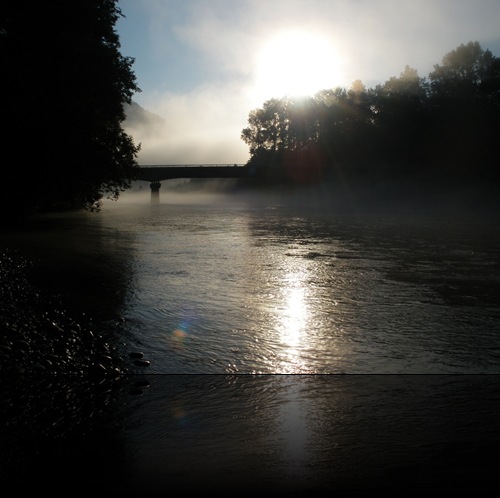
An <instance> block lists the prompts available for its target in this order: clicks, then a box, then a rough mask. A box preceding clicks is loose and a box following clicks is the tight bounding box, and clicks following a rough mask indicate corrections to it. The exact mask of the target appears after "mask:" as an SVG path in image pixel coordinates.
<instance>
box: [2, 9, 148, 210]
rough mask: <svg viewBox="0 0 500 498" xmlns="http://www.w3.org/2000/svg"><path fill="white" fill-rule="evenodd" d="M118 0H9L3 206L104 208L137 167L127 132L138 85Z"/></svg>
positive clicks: (5, 38)
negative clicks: (121, 33)
mask: <svg viewBox="0 0 500 498" xmlns="http://www.w3.org/2000/svg"><path fill="white" fill-rule="evenodd" d="M120 15H121V12H120V10H119V9H118V7H117V1H116V0H74V1H69V2H68V1H65V0H53V1H51V2H27V1H25V0H3V1H2V3H1V4H0V58H1V68H2V69H1V70H2V77H1V79H0V92H1V96H2V103H1V110H2V112H1V116H2V122H3V129H4V130H5V131H4V133H3V134H2V156H3V161H2V184H3V189H2V191H3V192H2V197H1V201H0V202H1V207H2V212H3V213H4V214H5V212H10V213H18V212H21V210H22V209H24V210H26V211H31V212H32V211H39V210H53V209H75V208H76V209H78V208H83V207H86V208H90V209H95V208H98V207H99V204H100V200H101V199H102V198H103V197H104V196H108V197H111V198H115V199H116V198H117V197H118V196H119V193H120V192H121V191H123V190H124V189H126V188H128V187H129V186H130V182H131V180H132V179H134V177H135V174H136V168H137V162H136V156H137V153H138V151H139V145H135V144H134V142H133V140H132V138H131V137H130V136H128V135H127V134H126V133H125V132H124V131H123V129H122V126H121V124H122V122H123V121H124V120H125V113H124V105H125V104H127V103H130V102H131V98H132V95H133V94H134V93H135V92H138V91H140V90H139V88H138V87H137V85H136V79H135V75H134V73H133V72H132V64H133V59H132V58H130V57H124V56H122V55H121V53H120V43H119V37H118V35H117V33H116V31H115V23H116V22H117V20H118V19H119V16H120Z"/></svg>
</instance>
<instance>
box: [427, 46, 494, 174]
mask: <svg viewBox="0 0 500 498" xmlns="http://www.w3.org/2000/svg"><path fill="white" fill-rule="evenodd" d="M429 79H430V85H431V92H432V93H431V109H432V119H431V120H429V127H430V129H431V132H432V136H434V137H435V140H434V143H433V149H432V152H433V156H434V159H435V162H438V163H440V165H441V172H442V173H443V174H444V175H446V176H447V177H448V178H456V179H460V180H462V181H463V180H465V179H470V178H471V176H474V177H477V176H478V175H482V176H484V175H488V176H490V178H495V177H497V175H498V173H497V172H496V171H494V169H495V170H496V169H497V168H496V167H495V168H494V167H493V163H496V162H498V146H497V141H498V133H499V132H500V59H498V58H496V57H494V56H493V54H492V53H491V52H490V51H489V50H486V51H485V50H483V49H482V48H481V46H480V45H479V43H478V42H469V43H468V44H466V45H460V46H459V47H458V48H457V49H456V50H453V51H451V52H449V53H447V54H446V55H445V56H444V57H443V59H442V63H441V65H439V64H436V65H435V66H434V71H432V72H431V73H430V74H429Z"/></svg>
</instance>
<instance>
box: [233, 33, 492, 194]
mask: <svg viewBox="0 0 500 498" xmlns="http://www.w3.org/2000/svg"><path fill="white" fill-rule="evenodd" d="M248 124H249V126H248V127H247V128H245V129H243V130H242V134H241V138H242V140H243V141H244V142H245V143H247V144H248V145H249V148H250V155H251V158H250V161H249V165H250V166H251V167H252V168H253V170H254V171H255V175H256V176H257V177H260V178H261V179H262V180H271V181H276V179H277V178H279V179H280V180H281V181H283V180H286V181H290V182H292V183H294V182H296V181H297V179H299V180H300V181H304V179H309V180H310V179H314V180H318V179H323V178H325V177H329V178H333V179H334V180H335V179H337V180H338V179H340V177H342V179H343V180H345V179H348V180H349V181H350V182H351V183H356V182H357V183H364V184H368V185H369V184H374V183H377V182H379V183H392V184H394V185H395V186H397V185H403V184H405V185H410V184H417V183H419V184H421V185H423V184H426V185H433V186H436V187H437V188H441V187H443V186H446V187H450V186H454V185H456V184H457V183H461V184H466V185H469V184H471V183H476V184H478V183H482V184H487V183H490V184H491V183H493V182H495V181H498V180H500V175H499V170H498V166H497V164H499V163H498V136H499V132H500V59H498V58H497V57H494V56H493V55H492V53H491V52H490V51H489V50H483V49H482V48H481V46H480V45H479V43H477V42H470V43H468V44H467V45H461V46H459V47H458V48H457V49H456V50H454V51H452V52H450V53H448V54H446V55H445V56H444V57H443V59H442V63H441V64H436V65H435V66H434V71H433V72H431V73H430V74H429V77H428V79H427V78H421V77H420V76H419V75H418V73H417V71H416V70H415V69H413V68H411V67H409V66H406V67H405V68H404V70H403V72H402V73H401V74H400V76H399V77H391V78H390V79H389V80H387V81H386V82H385V83H383V84H381V85H378V86H376V87H375V88H371V89H366V88H365V86H364V85H363V84H362V82H361V81H359V80H357V81H355V82H354V83H353V85H352V87H351V88H350V89H349V90H346V89H343V88H336V89H326V90H322V91H320V92H318V93H317V94H316V95H315V96H314V97H310V98H307V99H303V98H302V99H294V98H290V97H286V98H282V99H276V98H275V99H271V100H269V101H267V102H265V103H264V105H263V107H262V108H261V109H255V110H253V111H251V112H250V114H249V119H248ZM290 163H293V164H294V168H292V169H293V170H294V171H295V175H290V174H289V171H290V168H289V167H287V164H290ZM301 168H302V169H305V170H308V171H309V174H306V173H305V172H302V174H300V175H299V174H297V169H301ZM318 171H321V174H318Z"/></svg>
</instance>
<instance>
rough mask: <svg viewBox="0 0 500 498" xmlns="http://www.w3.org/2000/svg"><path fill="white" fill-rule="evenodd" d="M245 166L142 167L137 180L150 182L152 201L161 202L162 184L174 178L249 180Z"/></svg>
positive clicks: (179, 165)
mask: <svg viewBox="0 0 500 498" xmlns="http://www.w3.org/2000/svg"><path fill="white" fill-rule="evenodd" d="M248 176H249V168H248V166H245V165H244V164H184V165H181V164H171V165H140V169H139V173H138V175H137V177H136V179H137V180H143V181H147V182H150V185H149V186H150V187H151V200H152V201H155V200H159V192H160V188H161V182H162V181H164V180H172V179H174V178H247V177H248Z"/></svg>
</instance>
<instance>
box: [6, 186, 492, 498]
mask: <svg viewBox="0 0 500 498" xmlns="http://www.w3.org/2000/svg"><path fill="white" fill-rule="evenodd" d="M125 201H126V202H123V203H122V204H120V203H118V204H105V206H104V208H103V211H102V212H101V213H94V214H91V213H76V214H70V215H68V214H64V215H51V216H45V217H42V218H39V219H36V220H33V222H32V223H31V224H30V226H29V227H28V228H20V229H19V230H14V231H11V232H5V233H3V234H2V245H3V246H4V247H9V248H14V249H15V250H16V251H19V253H21V254H22V255H23V256H25V257H26V258H28V259H29V260H31V261H32V262H33V266H32V267H31V270H30V276H31V278H32V280H33V282H34V284H35V285H37V286H38V287H39V288H41V289H44V292H47V293H48V294H52V293H54V294H57V295H58V296H60V297H61V300H62V302H64V303H65V305H66V306H67V307H68V310H69V311H68V313H70V314H71V316H74V317H78V316H81V315H82V314H84V316H85V320H86V323H87V322H88V323H91V324H92V323H93V328H94V330H95V332H96V333H102V332H105V331H108V332H109V331H110V330H111V331H112V333H111V334H110V335H109V336H108V337H109V338H110V339H113V340H114V346H116V347H117V348H118V351H120V352H121V354H122V356H123V358H124V359H125V361H126V362H128V367H129V368H130V370H131V372H130V374H127V375H123V376H118V377H117V378H107V379H105V381H104V382H102V383H101V382H100V381H95V379H86V378H78V377H75V378H70V377H67V376H59V377H57V376H56V377H54V378H50V379H44V378H39V379H33V378H23V377H19V378H16V379H15V381H14V382H8V383H7V382H5V381H3V382H2V383H1V387H2V400H3V403H2V406H1V408H2V421H3V424H2V431H1V433H0V439H1V443H2V445H1V446H2V448H3V449H2V452H1V454H0V457H1V459H2V468H3V473H2V475H1V479H2V481H3V482H4V483H5V485H4V489H7V488H8V485H9V484H10V485H11V486H12V488H13V489H22V488H27V489H33V488H34V487H35V488H36V489H41V488H44V487H45V488H47V489H53V490H54V491H55V490H56V489H57V488H61V487H62V488H63V491H64V489H65V488H64V486H62V484H63V480H62V478H61V475H63V474H64V475H67V476H69V478H70V479H71V480H72V482H73V483H75V482H78V483H79V487H80V488H81V489H87V490H95V489H100V490H102V491H105V492H109V493H112V492H120V493H121V494H122V495H123V496H127V493H128V492H130V494H131V495H136V494H137V493H139V492H140V493H142V495H145V494H150V495H155V496H156V495H158V496H161V495H162V494H164V493H165V490H169V489H171V488H172V486H174V487H175V488H176V489H178V488H179V487H180V488H182V489H184V490H202V489H204V490H206V489H214V490H221V491H224V492H240V491H241V490H252V491H262V490H275V491H283V492H286V493H289V494H293V493H296V494H297V495H298V494H300V493H302V492H305V491H308V492H314V493H316V495H321V494H322V493H324V494H325V495H326V493H328V492H329V491H331V490H332V489H360V488H362V489H370V488H382V487H386V486H392V487H397V488H400V489H406V488H407V487H408V486H411V487H419V489H427V488H428V487H434V488H436V487H440V488H441V489H445V488H446V489H449V487H450V486H451V485H452V484H450V483H453V485H456V487H457V488H464V489H465V487H468V489H471V490H480V489H482V486H483V485H485V483H488V482H490V483H491V476H492V475H495V471H496V470H495V469H496V468H497V467H498V457H497V456H495V455H497V454H498V444H499V443H500V441H499V439H498V434H499V431H498V429H499V428H498V422H497V419H498V417H496V414H497V413H498V396H497V395H496V392H497V391H498V381H497V378H498V377H497V376H496V375H471V374H498V373H499V371H500V369H499V365H500V362H499V359H500V349H499V348H500V337H499V333H498V331H499V330H500V327H499V325H500V305H499V303H500V299H499V283H500V278H499V277H500V271H499V261H500V257H499V256H500V254H499V252H500V250H499V247H500V245H499V234H498V230H497V226H496V225H495V223H494V222H492V221H491V220H488V219H486V218H481V219H477V218H476V219H470V218H466V217H457V216H449V215H446V216H444V215H443V216H439V217H429V216H424V215H423V214H419V213H416V214H415V213H413V214H412V215H411V216H410V215H408V214H403V213H398V214H394V213H392V214H390V215H388V214H387V213H385V214H383V215H382V214H380V213H379V214H376V213H374V212H366V211H364V212H359V211H357V212H351V211H349V212H344V211H342V212H338V211H333V210H329V209H325V205H324V203H316V202H315V201H314V199H313V200H311V198H308V199H307V202H306V201H304V199H303V198H301V199H297V198H288V200H287V201H286V202H285V201H284V199H283V198H275V197H273V196H267V197H265V196H261V197H260V198H257V199H255V198H252V199H249V198H241V199H235V198H234V197H231V196H230V197H226V196H218V195H205V196H198V197H197V198H196V199H194V198H188V197H187V196H186V197H177V196H175V195H173V194H172V195H171V196H170V197H167V196H165V195H164V193H163V192H162V198H161V202H160V203H159V204H153V205H151V204H150V203H149V198H144V197H142V198H137V199H136V198H135V197H130V198H125ZM132 352H141V353H143V355H144V356H143V358H144V359H147V360H148V361H150V362H151V363H150V365H149V366H148V367H144V366H138V365H135V364H134V362H133V359H132V358H131V357H129V353H132ZM415 373H418V374H421V375H416V376H412V375H404V374H415ZM190 374H210V375H190ZM242 374H264V375H242ZM269 374H294V375H269ZM304 374H308V375H304ZM312 374H316V375H312ZM317 374H351V375H317ZM357 374H363V375H357ZM368 374H369V375H368ZM387 374H391V375H387ZM429 374H441V375H429ZM443 374H453V375H443ZM457 374H467V375H457ZM34 380H36V382H34ZM27 476H31V477H32V478H33V479H29V478H27Z"/></svg>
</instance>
